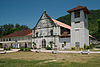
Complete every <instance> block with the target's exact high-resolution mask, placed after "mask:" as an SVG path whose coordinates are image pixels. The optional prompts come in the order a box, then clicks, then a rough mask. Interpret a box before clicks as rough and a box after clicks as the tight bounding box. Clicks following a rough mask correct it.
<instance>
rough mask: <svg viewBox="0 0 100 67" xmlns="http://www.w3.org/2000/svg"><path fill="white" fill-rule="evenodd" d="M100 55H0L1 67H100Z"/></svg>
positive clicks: (26, 53) (22, 53) (32, 53)
mask: <svg viewBox="0 0 100 67" xmlns="http://www.w3.org/2000/svg"><path fill="white" fill-rule="evenodd" d="M99 66H100V54H89V55H81V54H68V53H66V54H64V53H58V54H52V53H35V52H15V53H7V54H0V67H99Z"/></svg>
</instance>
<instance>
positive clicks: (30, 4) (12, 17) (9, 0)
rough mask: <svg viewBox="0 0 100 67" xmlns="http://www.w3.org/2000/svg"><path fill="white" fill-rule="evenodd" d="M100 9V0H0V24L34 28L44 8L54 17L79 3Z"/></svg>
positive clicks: (92, 8)
mask: <svg viewBox="0 0 100 67" xmlns="http://www.w3.org/2000/svg"><path fill="white" fill-rule="evenodd" d="M79 4H80V5H82V6H87V7H88V9H89V10H95V9H100V0H0V25H4V24H21V25H27V26H29V27H30V28H33V27H34V26H35V25H36V23H37V21H38V20H39V18H40V16H41V14H42V13H43V11H44V9H45V10H46V11H47V13H48V15H49V16H50V17H52V18H54V19H57V18H58V17H61V16H64V15H67V14H68V13H67V12H66V11H67V10H69V9H71V8H73V7H76V6H78V5H79Z"/></svg>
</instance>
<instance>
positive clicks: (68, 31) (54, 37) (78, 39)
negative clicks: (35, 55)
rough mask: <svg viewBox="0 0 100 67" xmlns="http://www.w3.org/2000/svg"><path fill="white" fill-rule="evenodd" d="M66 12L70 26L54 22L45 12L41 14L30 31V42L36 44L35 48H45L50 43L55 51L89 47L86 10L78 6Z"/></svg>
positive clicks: (87, 12)
mask: <svg viewBox="0 0 100 67" xmlns="http://www.w3.org/2000/svg"><path fill="white" fill-rule="evenodd" d="M67 12H69V13H70V14H71V26H69V25H67V24H64V23H62V22H60V21H57V20H54V19H52V18H51V17H49V16H48V14H47V13H46V11H44V12H43V14H42V16H41V17H40V19H39V21H38V23H37V24H36V26H35V28H34V30H33V31H32V42H34V43H36V47H37V48H46V47H47V46H50V44H49V43H50V42H53V48H55V47H56V48H57V49H69V48H71V47H76V48H78V47H81V48H83V47H84V44H86V45H89V36H90V35H89V31H88V14H89V11H88V9H87V8H86V7H84V6H80V5H79V6H77V7H75V8H73V9H71V10H68V11H67ZM66 20H67V19H66ZM91 37H92V36H90V38H91Z"/></svg>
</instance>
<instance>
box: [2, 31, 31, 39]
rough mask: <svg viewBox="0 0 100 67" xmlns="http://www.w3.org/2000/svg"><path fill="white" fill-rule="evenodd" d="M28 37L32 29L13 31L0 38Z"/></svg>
mask: <svg viewBox="0 0 100 67" xmlns="http://www.w3.org/2000/svg"><path fill="white" fill-rule="evenodd" d="M29 35H32V29H27V30H21V31H15V32H13V33H11V34H8V35H6V36H3V37H1V38H9V37H17V36H29Z"/></svg>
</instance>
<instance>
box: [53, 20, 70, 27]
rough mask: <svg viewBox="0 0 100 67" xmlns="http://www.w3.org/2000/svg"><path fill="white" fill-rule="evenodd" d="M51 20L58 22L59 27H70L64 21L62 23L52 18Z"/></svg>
mask: <svg viewBox="0 0 100 67" xmlns="http://www.w3.org/2000/svg"><path fill="white" fill-rule="evenodd" d="M52 20H53V21H54V23H56V24H58V25H59V26H61V27H64V28H67V29H71V27H70V26H69V25H67V24H64V23H62V22H60V21H57V20H54V19H52Z"/></svg>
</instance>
